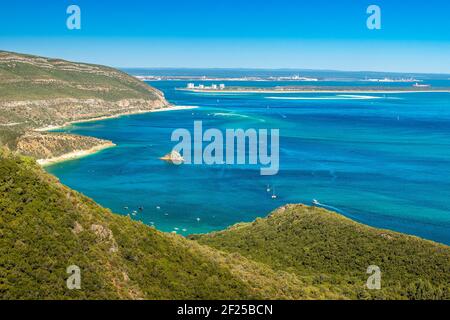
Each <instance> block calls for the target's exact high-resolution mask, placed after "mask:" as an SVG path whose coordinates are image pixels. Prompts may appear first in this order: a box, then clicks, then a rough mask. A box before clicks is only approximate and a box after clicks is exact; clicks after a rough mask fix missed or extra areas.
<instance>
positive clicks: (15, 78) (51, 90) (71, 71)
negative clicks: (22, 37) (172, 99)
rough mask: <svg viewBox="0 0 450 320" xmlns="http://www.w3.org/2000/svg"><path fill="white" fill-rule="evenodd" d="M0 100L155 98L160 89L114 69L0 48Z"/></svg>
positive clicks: (158, 96)
mask: <svg viewBox="0 0 450 320" xmlns="http://www.w3.org/2000/svg"><path fill="white" fill-rule="evenodd" d="M0 79H1V80H0V100H1V101H20V100H45V99H52V98H77V99H89V98H99V99H104V100H107V101H116V100H121V99H146V100H157V99H159V98H160V97H161V95H162V93H161V92H159V91H157V90H156V89H154V88H151V87H149V86H148V85H146V84H145V83H143V82H142V81H139V80H137V79H135V78H134V77H131V76H129V75H127V74H126V73H124V72H121V71H119V70H117V69H114V68H110V67H105V66H99V65H92V64H85V63H77V62H69V61H65V60H61V59H51V58H44V57H38V56H32V55H25V54H18V53H12V52H6V51H0Z"/></svg>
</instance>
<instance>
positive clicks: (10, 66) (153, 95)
mask: <svg viewBox="0 0 450 320" xmlns="http://www.w3.org/2000/svg"><path fill="white" fill-rule="evenodd" d="M182 108H191V107H176V106H172V105H170V104H169V103H168V102H167V101H166V100H165V98H164V95H163V93H162V92H160V91H159V90H157V89H155V88H152V87H150V86H148V85H147V84H145V83H144V82H142V81H139V80H138V79H136V78H135V77H132V76H129V75H128V74H126V73H124V72H121V71H119V70H116V69H113V68H109V67H105V66H99V65H92V64H85V63H77V62H69V61H65V60H60V59H50V58H44V57H38V56H32V55H25V54H18V53H12V52H5V51H0V144H2V145H5V146H6V147H7V148H9V149H10V150H17V151H19V152H20V153H21V154H24V155H29V156H33V157H34V158H36V159H39V162H40V163H42V164H49V163H54V162H57V161H63V160H67V159H72V158H74V157H80V156H84V155H87V154H91V153H94V152H98V151H100V150H103V149H104V148H109V147H112V146H114V144H113V142H111V141H106V140H101V139H96V138H91V137H81V136H76V135H69V134H63V133H52V132H47V131H49V130H54V129H58V128H61V127H64V126H67V125H70V124H72V123H78V122H85V121H95V120H101V119H107V118H113V117H119V116H124V115H131V114H137V113H144V112H152V111H163V110H164V111H166V110H167V111H168V110H179V109H182Z"/></svg>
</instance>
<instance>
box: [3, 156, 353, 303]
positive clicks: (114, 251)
mask: <svg viewBox="0 0 450 320" xmlns="http://www.w3.org/2000/svg"><path fill="white" fill-rule="evenodd" d="M0 154H1V155H0V298H1V299H183V298H186V299H243V298H247V299H252V298H254V299H262V298H266V299H270V298H273V299H301V298H304V299H311V298H333V299H337V298H345V296H344V295H342V294H341V293H339V290H334V289H328V288H326V287H322V286H313V285H312V284H311V281H310V280H311V279H309V278H307V277H305V278H302V277H297V276H295V275H292V274H289V273H285V272H278V271H277V272H275V271H273V270H272V269H271V268H270V267H267V266H265V265H263V264H259V263H256V262H252V261H249V260H248V259H246V258H244V257H242V256H240V255H236V254H233V255H230V254H226V253H221V252H219V251H217V250H214V249H211V248H209V247H207V246H202V245H199V244H197V243H196V242H194V241H189V240H187V239H185V238H183V237H181V236H178V235H173V234H165V233H162V232H159V231H157V230H155V229H154V228H150V227H148V226H145V225H143V224H142V223H138V222H135V221H132V220H131V219H130V218H128V217H124V216H119V215H114V214H112V213H111V212H109V211H108V210H106V209H103V208H101V207H100V206H98V205H97V204H95V203H94V202H93V201H92V200H90V199H88V198H86V197H84V196H82V195H80V194H78V193H77V192H75V191H72V190H70V189H69V188H67V187H64V186H62V185H61V184H60V183H59V182H58V181H57V179H56V178H55V177H53V176H51V175H49V174H47V173H45V172H44V171H43V170H42V169H41V168H40V167H39V166H37V165H36V164H35V162H34V160H33V159H31V158H23V157H18V156H14V155H11V154H10V153H9V152H7V151H5V150H4V151H1V152H0ZM72 264H74V265H77V266H79V267H80V268H81V270H82V288H81V290H68V289H67V287H66V282H65V281H66V279H67V277H68V274H66V268H67V267H68V266H70V265H72Z"/></svg>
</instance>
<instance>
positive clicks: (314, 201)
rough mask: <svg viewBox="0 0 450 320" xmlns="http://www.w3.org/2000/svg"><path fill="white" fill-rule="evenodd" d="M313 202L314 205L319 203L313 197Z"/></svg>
mask: <svg viewBox="0 0 450 320" xmlns="http://www.w3.org/2000/svg"><path fill="white" fill-rule="evenodd" d="M312 202H313V204H315V205H319V204H320V203H319V201H317V200H316V199H313V201H312Z"/></svg>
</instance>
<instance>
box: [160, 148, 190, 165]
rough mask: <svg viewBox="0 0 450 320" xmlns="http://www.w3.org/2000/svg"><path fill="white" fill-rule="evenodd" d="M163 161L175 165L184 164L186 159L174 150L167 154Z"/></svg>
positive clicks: (162, 158)
mask: <svg viewBox="0 0 450 320" xmlns="http://www.w3.org/2000/svg"><path fill="white" fill-rule="evenodd" d="M160 159H161V160H164V161H167V162H172V163H173V164H182V163H183V162H184V158H183V157H182V156H181V154H180V153H179V152H178V151H175V150H172V151H171V152H170V153H168V154H166V155H165V156H164V157H161V158H160Z"/></svg>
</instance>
